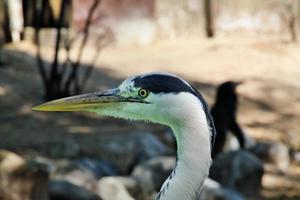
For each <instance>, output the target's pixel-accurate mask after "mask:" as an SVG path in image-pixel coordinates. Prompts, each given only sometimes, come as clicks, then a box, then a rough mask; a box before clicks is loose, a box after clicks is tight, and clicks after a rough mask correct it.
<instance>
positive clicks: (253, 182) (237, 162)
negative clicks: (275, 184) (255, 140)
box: [210, 150, 264, 194]
mask: <svg viewBox="0 0 300 200" xmlns="http://www.w3.org/2000/svg"><path fill="white" fill-rule="evenodd" d="M263 173H264V170H263V163H262V162H261V161H260V160H259V159H258V158H256V157H255V156H254V155H252V154H250V153H248V152H246V151H242V150H241V151H232V152H227V153H223V154H220V155H218V156H217V157H216V159H215V160H214V161H213V163H212V167H211V170H210V178H212V179H214V180H216V181H218V182H219V183H221V184H222V185H224V186H226V187H229V188H231V189H237V190H238V191H240V192H242V193H246V194H251V193H252V192H257V191H258V190H259V189H260V188H261V180H262V175H263Z"/></svg>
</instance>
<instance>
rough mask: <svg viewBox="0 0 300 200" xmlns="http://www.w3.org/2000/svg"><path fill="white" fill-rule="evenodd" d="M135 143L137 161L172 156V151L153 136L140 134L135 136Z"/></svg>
mask: <svg viewBox="0 0 300 200" xmlns="http://www.w3.org/2000/svg"><path fill="white" fill-rule="evenodd" d="M133 137H134V141H135V151H136V153H137V154H136V156H137V157H136V160H137V161H138V162H142V161H145V160H148V159H150V158H153V157H157V156H163V155H170V154H171V153H172V150H171V149H170V148H168V147H167V146H166V145H165V144H163V143H162V142H161V141H160V140H159V139H158V138H157V137H155V136H154V135H153V134H150V133H145V134H141V133H138V134H136V135H134V136H133Z"/></svg>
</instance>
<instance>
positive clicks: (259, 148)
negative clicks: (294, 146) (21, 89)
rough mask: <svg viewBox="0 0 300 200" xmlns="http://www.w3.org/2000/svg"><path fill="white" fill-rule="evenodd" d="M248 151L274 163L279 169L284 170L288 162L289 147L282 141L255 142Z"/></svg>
mask: <svg viewBox="0 0 300 200" xmlns="http://www.w3.org/2000/svg"><path fill="white" fill-rule="evenodd" d="M249 151H251V152H252V153H253V154H255V155H256V156H257V157H259V158H260V159H262V160H264V161H266V162H271V163H275V164H276V166H277V167H278V168H279V169H281V170H286V169H287V168H288V166H289V164H290V155H289V149H288V147H287V146H286V145H284V144H283V143H279V142H276V143H275V142H257V143H256V144H255V145H253V146H252V147H251V148H249Z"/></svg>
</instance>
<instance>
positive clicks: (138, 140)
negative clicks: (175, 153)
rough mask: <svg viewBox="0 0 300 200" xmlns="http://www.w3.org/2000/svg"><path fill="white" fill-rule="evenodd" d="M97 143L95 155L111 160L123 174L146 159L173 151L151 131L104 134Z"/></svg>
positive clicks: (94, 150)
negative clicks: (124, 134)
mask: <svg viewBox="0 0 300 200" xmlns="http://www.w3.org/2000/svg"><path fill="white" fill-rule="evenodd" d="M97 143H98V145H97V149H93V152H94V153H95V157H98V158H101V159H104V160H109V161H111V162H112V163H113V164H114V165H115V166H117V167H118V169H119V170H120V173H121V174H127V173H129V172H131V171H132V169H133V167H134V166H135V165H137V164H138V163H140V162H142V161H144V160H147V159H149V158H152V157H156V156H162V155H169V154H170V152H172V151H171V150H170V148H168V147H167V146H166V145H164V144H163V143H162V142H161V141H160V140H159V139H158V138H157V137H155V136H154V135H153V134H150V133H137V132H135V133H130V134H126V136H122V135H118V137H117V136H103V137H101V140H99V141H97Z"/></svg>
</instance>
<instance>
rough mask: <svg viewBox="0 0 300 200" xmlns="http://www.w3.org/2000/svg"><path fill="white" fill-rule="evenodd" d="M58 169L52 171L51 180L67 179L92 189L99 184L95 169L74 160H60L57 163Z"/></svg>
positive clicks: (69, 181)
mask: <svg viewBox="0 0 300 200" xmlns="http://www.w3.org/2000/svg"><path fill="white" fill-rule="evenodd" d="M56 166H57V169H56V170H55V171H54V172H53V173H52V175H51V180H55V181H65V182H68V183H71V184H73V185H76V186H78V187H83V188H85V189H87V190H92V189H93V188H94V187H95V185H97V178H96V176H95V174H94V173H93V171H91V170H89V169H87V168H85V167H84V166H81V165H79V164H78V163H76V162H73V161H67V160H65V161H60V162H57V163H56Z"/></svg>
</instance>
